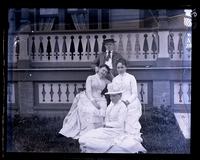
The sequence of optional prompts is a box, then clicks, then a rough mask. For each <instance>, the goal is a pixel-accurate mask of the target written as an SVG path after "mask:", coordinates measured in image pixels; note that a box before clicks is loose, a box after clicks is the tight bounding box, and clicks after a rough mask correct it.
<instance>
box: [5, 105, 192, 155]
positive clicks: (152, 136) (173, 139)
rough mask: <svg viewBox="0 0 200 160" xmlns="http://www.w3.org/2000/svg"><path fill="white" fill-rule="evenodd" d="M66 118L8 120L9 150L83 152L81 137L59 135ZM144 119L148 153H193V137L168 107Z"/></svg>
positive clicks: (143, 128)
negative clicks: (183, 131)
mask: <svg viewBox="0 0 200 160" xmlns="http://www.w3.org/2000/svg"><path fill="white" fill-rule="evenodd" d="M62 122H63V118H62V119H61V118H59V117H55V118H44V117H37V116H33V117H30V118H23V117H19V116H16V117H15V118H14V119H13V122H12V123H10V124H8V128H9V130H8V133H7V138H8V147H7V151H14V152H65V153H79V152H80V150H79V144H78V141H76V140H73V139H71V138H65V137H58V136H57V133H58V131H59V130H60V129H61V127H62ZM140 122H141V125H142V130H141V132H142V133H143V135H142V137H143V140H144V142H143V145H144V147H145V148H146V149H147V151H148V153H178V154H180V153H183V154H185V153H190V141H189V140H186V139H185V138H184V136H183V135H182V133H181V131H180V129H179V126H178V124H177V122H176V119H175V117H174V115H173V114H172V113H171V112H169V111H168V110H164V109H156V108H152V109H150V110H149V111H146V112H145V114H143V116H142V117H141V119H140ZM10 142H11V143H10Z"/></svg>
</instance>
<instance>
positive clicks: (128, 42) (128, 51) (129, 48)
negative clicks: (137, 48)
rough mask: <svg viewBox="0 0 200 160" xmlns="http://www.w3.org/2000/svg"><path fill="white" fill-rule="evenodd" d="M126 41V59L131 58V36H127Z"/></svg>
mask: <svg viewBox="0 0 200 160" xmlns="http://www.w3.org/2000/svg"><path fill="white" fill-rule="evenodd" d="M127 38H128V41H127V47H126V50H127V55H128V59H129V58H130V57H131V51H132V46H131V34H128V35H127Z"/></svg>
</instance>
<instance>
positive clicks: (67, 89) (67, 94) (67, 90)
mask: <svg viewBox="0 0 200 160" xmlns="http://www.w3.org/2000/svg"><path fill="white" fill-rule="evenodd" d="M66 86H67V88H66V92H65V94H66V96H67V102H69V94H70V92H69V84H66Z"/></svg>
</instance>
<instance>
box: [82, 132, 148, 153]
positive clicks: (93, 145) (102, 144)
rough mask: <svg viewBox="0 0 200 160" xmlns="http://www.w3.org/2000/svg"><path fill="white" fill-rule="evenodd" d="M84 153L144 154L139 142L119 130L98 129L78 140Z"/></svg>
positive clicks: (144, 150)
mask: <svg viewBox="0 0 200 160" xmlns="http://www.w3.org/2000/svg"><path fill="white" fill-rule="evenodd" d="M79 143H80V148H81V151H82V152H84V153H138V152H144V153H145V152H146V149H145V148H144V147H143V146H142V144H141V141H140V140H138V139H135V138H134V137H133V136H131V135H127V134H125V133H124V131H123V130H121V129H116V128H98V129H94V130H91V131H89V132H87V133H86V134H84V135H83V136H81V137H80V138H79Z"/></svg>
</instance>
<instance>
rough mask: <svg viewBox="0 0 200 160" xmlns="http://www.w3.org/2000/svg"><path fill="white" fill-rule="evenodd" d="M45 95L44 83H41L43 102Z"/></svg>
mask: <svg viewBox="0 0 200 160" xmlns="http://www.w3.org/2000/svg"><path fill="white" fill-rule="evenodd" d="M45 95H46V92H45V84H42V97H43V102H45Z"/></svg>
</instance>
